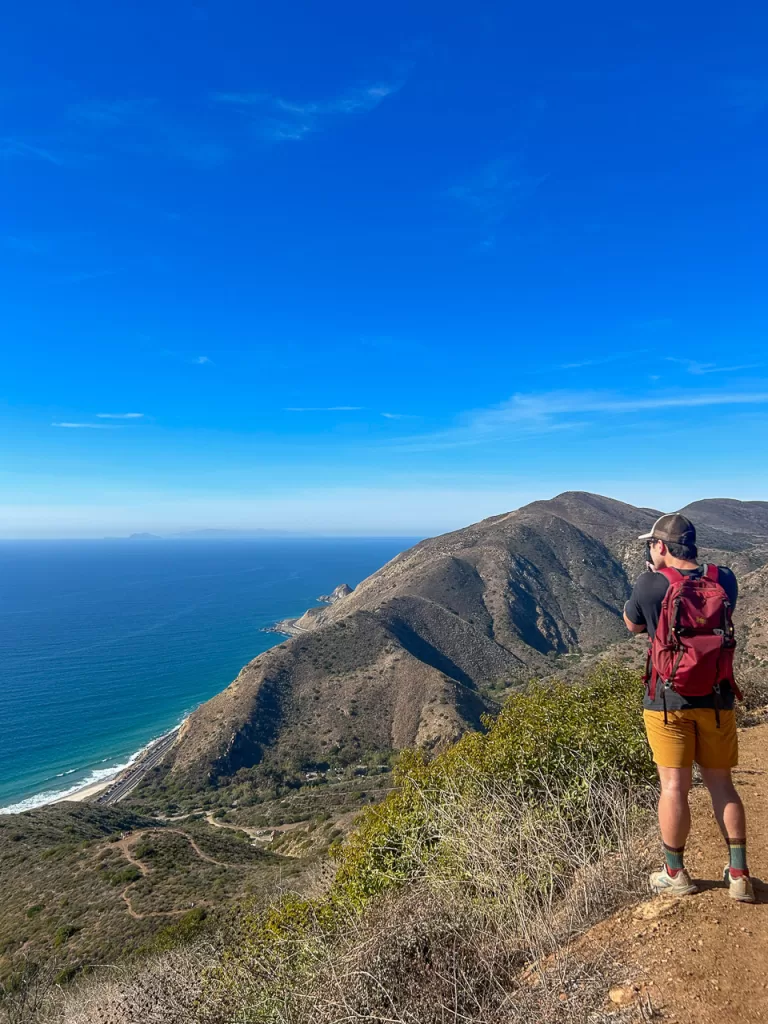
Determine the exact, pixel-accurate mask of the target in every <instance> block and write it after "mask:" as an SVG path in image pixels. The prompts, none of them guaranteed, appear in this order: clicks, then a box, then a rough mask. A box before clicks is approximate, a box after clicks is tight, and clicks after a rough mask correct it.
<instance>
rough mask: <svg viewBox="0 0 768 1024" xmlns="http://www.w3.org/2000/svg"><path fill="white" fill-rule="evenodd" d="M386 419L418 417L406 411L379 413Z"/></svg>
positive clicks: (411, 418)
mask: <svg viewBox="0 0 768 1024" xmlns="http://www.w3.org/2000/svg"><path fill="white" fill-rule="evenodd" d="M381 415H382V416H383V417H384V419H386V420H414V419H418V417H416V416H413V415H412V414H411V413H407V412H383V413H382V414H381Z"/></svg>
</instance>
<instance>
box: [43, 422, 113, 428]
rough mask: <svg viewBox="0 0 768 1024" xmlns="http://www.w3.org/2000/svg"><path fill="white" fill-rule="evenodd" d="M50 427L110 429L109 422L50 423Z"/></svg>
mask: <svg viewBox="0 0 768 1024" xmlns="http://www.w3.org/2000/svg"><path fill="white" fill-rule="evenodd" d="M51 426H52V427H67V428H68V429H69V430H111V429H113V427H112V424H110V423H52V424H51Z"/></svg>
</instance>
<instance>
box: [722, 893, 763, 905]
mask: <svg viewBox="0 0 768 1024" xmlns="http://www.w3.org/2000/svg"><path fill="white" fill-rule="evenodd" d="M728 895H729V896H730V898H731V899H732V900H733V901H734V902H735V903H757V900H756V898H755V897H754V896H734V894H733V893H732V892H729V893H728Z"/></svg>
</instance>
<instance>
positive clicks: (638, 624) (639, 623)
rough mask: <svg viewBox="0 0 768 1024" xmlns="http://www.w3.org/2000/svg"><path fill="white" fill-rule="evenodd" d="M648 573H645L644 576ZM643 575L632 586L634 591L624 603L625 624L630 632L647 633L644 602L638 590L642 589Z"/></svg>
mask: <svg viewBox="0 0 768 1024" xmlns="http://www.w3.org/2000/svg"><path fill="white" fill-rule="evenodd" d="M645 575H647V574H646V573H643V576H645ZM643 576H641V577H640V578H639V579H638V581H637V583H635V585H634V587H633V588H632V593H631V595H630V598H629V600H628V601H627V603H626V604H625V605H624V625H625V626H626V627H627V629H628V630H629V632H630V633H647V632H648V626H647V625H646V621H645V615H644V614H643V609H642V604H641V601H640V596H641V595H640V594H639V593H638V591H640V590H641V589H642V583H643Z"/></svg>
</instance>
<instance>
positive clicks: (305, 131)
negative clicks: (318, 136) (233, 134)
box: [212, 80, 403, 142]
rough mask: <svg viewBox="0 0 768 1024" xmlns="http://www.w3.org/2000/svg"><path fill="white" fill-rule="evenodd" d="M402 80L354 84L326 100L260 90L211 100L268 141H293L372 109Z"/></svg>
mask: <svg viewBox="0 0 768 1024" xmlns="http://www.w3.org/2000/svg"><path fill="white" fill-rule="evenodd" d="M402 86H403V80H396V81H392V82H376V83H374V84H370V85H363V86H358V87H357V88H355V89H352V90H350V91H349V92H346V93H343V94H342V95H340V96H336V97H334V98H332V99H330V100H319V101H309V102H297V101H294V100H286V99H283V97H281V96H270V95H268V94H266V93H261V92H215V93H214V94H213V96H212V99H213V101H214V102H215V103H218V104H221V105H224V106H229V107H232V108H233V109H235V110H238V111H239V112H240V113H242V114H245V115H246V116H247V117H248V118H249V119H250V120H252V121H253V123H254V125H255V126H256V128H257V130H258V132H259V134H260V135H261V136H262V138H264V139H266V140H267V141H270V142H291V141H293V142H297V141H299V140H301V139H303V138H304V137H305V136H306V135H309V134H310V133H312V132H320V131H323V130H324V129H326V128H327V127H328V126H329V125H330V124H331V123H332V122H333V120H334V119H337V118H339V117H343V116H345V115H349V114H365V113H368V112H369V111H371V110H374V109H375V108H376V107H378V106H379V104H380V103H382V102H383V101H384V100H385V99H386V98H387V97H388V96H392V95H393V94H394V93H396V92H398V91H399V90H400V89H401V88H402Z"/></svg>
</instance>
